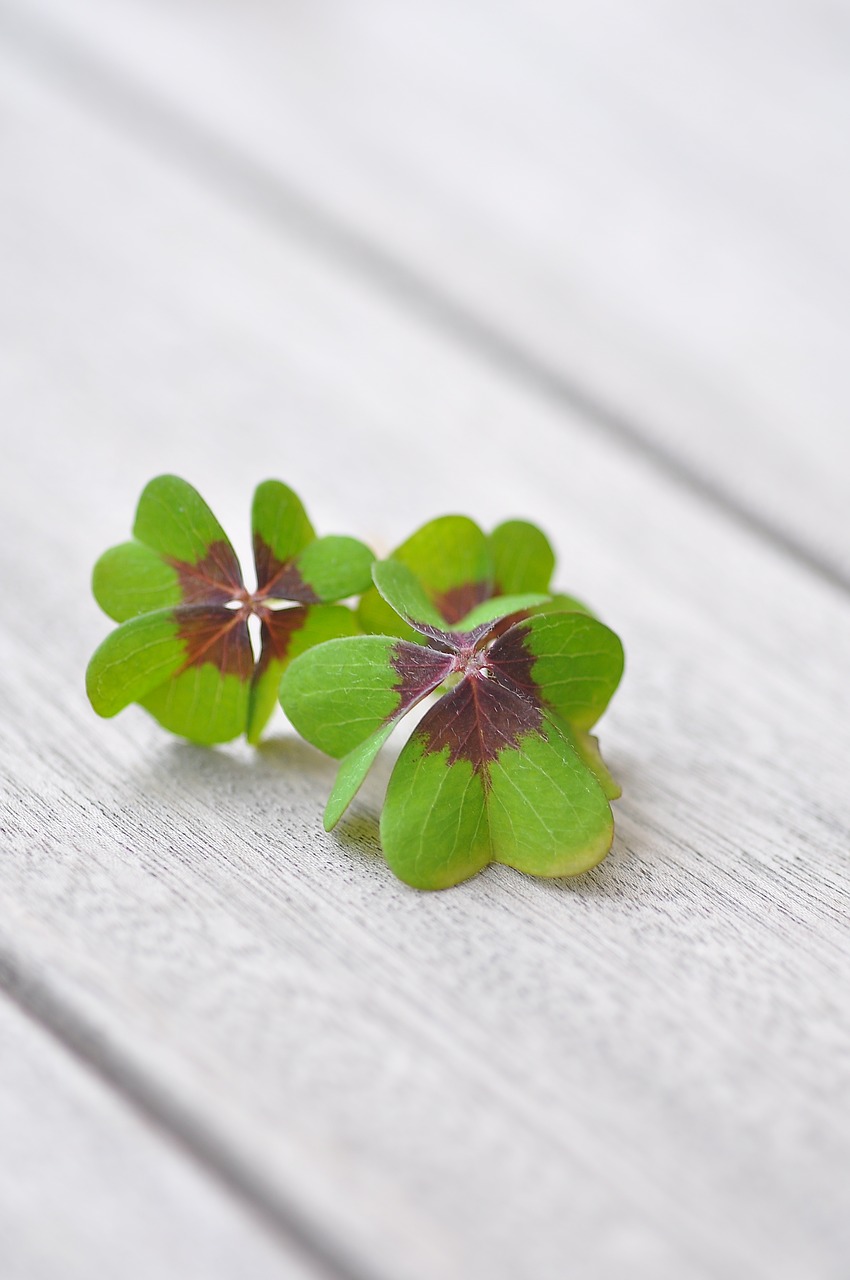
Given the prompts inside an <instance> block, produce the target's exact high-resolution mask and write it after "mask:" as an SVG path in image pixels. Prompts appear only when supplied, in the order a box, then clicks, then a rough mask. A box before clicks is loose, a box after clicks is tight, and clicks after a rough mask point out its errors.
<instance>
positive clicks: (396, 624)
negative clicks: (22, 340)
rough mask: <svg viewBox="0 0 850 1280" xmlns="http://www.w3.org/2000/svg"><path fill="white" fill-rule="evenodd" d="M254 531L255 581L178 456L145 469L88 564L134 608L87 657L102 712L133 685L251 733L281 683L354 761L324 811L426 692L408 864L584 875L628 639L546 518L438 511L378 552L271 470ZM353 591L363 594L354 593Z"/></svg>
mask: <svg viewBox="0 0 850 1280" xmlns="http://www.w3.org/2000/svg"><path fill="white" fill-rule="evenodd" d="M252 531H253V550H254V562H255V566H256V577H257V585H256V587H255V588H254V589H253V590H249V589H248V588H247V587H246V586H245V584H244V581H243V578H242V572H241V570H240V567H239V563H238V560H237V558H236V555H235V553H234V550H233V548H232V546H231V544H230V542H229V541H228V539H227V537H226V535H225V533H224V531H223V530H222V528H221V526H220V525H219V523H218V521H217V520H216V518H215V516H214V515H213V514H212V512H211V511H210V509H209V507H208V506H207V505H206V503H205V502H204V501H203V499H202V498H201V496H200V495H199V494H198V493H197V491H196V490H195V489H193V488H192V486H191V485H189V484H187V483H186V481H185V480H181V479H179V478H178V477H176V476H160V477H158V478H157V479H155V480H152V481H151V483H150V484H149V485H148V486H147V487H146V489H145V490H144V492H143V493H142V496H141V498H140V500H139V505H138V509H137V512H136V519H135V523H134V526H133V539H132V541H130V542H125V543H122V544H121V545H120V546H117V547H113V548H112V549H111V550H110V551H107V552H106V553H105V554H104V555H103V556H102V557H101V558H100V560H99V561H98V562H97V565H96V566H95V570H94V578H93V590H94V594H95V598H96V599H97V601H98V603H99V604H100V605H101V607H102V608H103V609H104V610H105V612H106V613H107V614H109V616H110V617H111V618H113V619H114V620H115V621H116V622H117V623H119V624H120V625H119V626H118V627H117V628H116V630H114V631H113V632H112V633H111V634H110V635H109V636H107V638H106V639H105V640H104V642H103V643H102V644H101V645H100V647H99V648H98V649H97V651H96V652H95V654H94V656H93V657H92V659H91V662H90V663H89V667H88V672H87V677H86V683H87V690H88V694H89V698H90V700H91V702H92V705H93V706H94V708H95V710H96V711H97V712H98V713H99V714H100V715H104V716H112V715H115V714H116V713H117V712H118V711H120V710H122V709H123V708H124V707H126V706H128V705H129V704H130V703H133V702H136V703H139V704H140V705H141V706H143V707H144V708H145V709H146V710H147V711H149V712H150V713H151V714H152V715H153V716H154V717H155V718H156V719H157V720H158V721H159V722H160V723H161V724H162V725H163V726H164V727H165V728H166V729H169V730H171V731H172V732H173V733H176V734H179V735H181V736H183V737H186V738H189V739H190V740H191V741H193V742H197V743H202V744H205V745H210V744H213V743H218V742H226V741H229V740H230V739H232V738H235V737H238V736H239V735H240V734H242V733H245V734H246V735H247V737H248V740H249V741H250V742H257V741H258V740H259V737H260V735H261V733H262V731H263V728H264V727H265V725H266V723H267V721H268V718H269V716H270V714H271V712H272V710H273V708H274V705H275V700H276V697H277V696H278V691H279V696H280V701H281V704H282V706H283V708H284V710H285V712H286V713H287V715H288V716H289V719H290V721H291V722H292V724H293V725H294V726H295V728H296V729H297V730H298V731H299V733H301V734H302V736H303V737H304V738H306V739H307V740H308V741H309V742H311V743H313V744H314V745H315V746H317V747H319V748H320V749H321V750H323V751H325V752H327V753H328V754H329V755H331V756H334V757H336V758H337V759H339V760H340V762H341V763H340V768H339V772H338V774H337V779H336V783H335V785H334V788H333V790H332V792H331V796H330V799H329V800H328V804H327V808H326V810H325V827H326V829H327V830H330V829H331V828H332V827H334V826H335V825H336V823H337V822H338V821H339V819H340V818H341V817H342V815H343V813H344V812H345V810H346V808H347V807H348V805H349V804H350V803H351V801H352V799H353V798H354V796H355V794H356V792H357V790H358V788H359V787H360V785H361V783H362V782H363V780H364V778H365V777H366V774H367V773H368V771H369V768H370V766H371V764H372V762H373V761H374V759H375V757H376V756H377V754H378V752H379V751H380V749H381V747H382V746H383V744H384V743H385V742H386V740H387V738H388V737H389V736H390V734H391V733H392V731H393V729H394V728H395V727H396V725H397V724H398V723H399V722H400V720H401V719H402V718H403V717H404V716H405V715H407V714H408V712H410V711H412V710H413V709H414V708H415V707H417V706H418V705H419V704H423V703H425V702H426V700H430V701H431V703H432V705H430V707H428V708H427V709H426V710H425V714H424V715H423V716H422V718H421V719H420V720H419V722H418V723H417V724H416V726H415V727H414V729H413V731H412V733H411V734H410V736H409V738H408V740H407V742H406V743H405V744H404V746H403V748H402V750H401V754H400V755H399V758H398V760H397V762H396V764H395V767H394V769H393V772H392V776H391V778H390V783H389V787H388V789H387V795H386V800H385V802H384V807H383V811H382V815H381V841H382V844H383V848H384V852H385V855H386V858H387V861H388V862H389V864H390V866H391V867H392V869H393V870H394V871H395V873H396V874H397V875H398V876H399V877H400V878H401V879H402V880H404V881H406V882H407V883H408V884H410V885H413V886H415V887H417V888H422V889H438V888H445V887H447V886H449V885H454V884H457V883H458V882H459V881H461V880H465V879H467V878H468V877H470V876H472V875H474V874H475V873H476V872H478V871H480V870H481V869H482V868H483V867H484V866H486V865H487V864H488V863H490V862H501V863H506V864H508V865H510V866H513V867H516V868H517V869H518V870H520V871H524V872H528V873H530V874H533V875H542V876H562V875H575V874H577V873H579V872H581V871H586V870H587V869H589V868H590V867H592V866H594V865H595V864H596V863H597V862H599V861H600V859H601V858H603V857H604V856H605V854H606V853H607V851H608V849H609V847H610V844H611V840H612V836H613V819H612V815H611V808H610V804H609V801H610V800H611V799H614V798H616V797H617V796H618V795H619V794H620V791H619V788H618V786H617V784H616V782H615V781H614V780H613V778H612V777H611V775H610V773H609V772H608V770H607V768H606V767H605V764H604V763H603V761H602V757H601V755H600V753H599V747H598V743H597V741H596V738H595V737H593V736H592V735H591V733H590V732H589V731H590V729H591V728H592V727H593V725H594V724H595V723H596V721H597V719H598V718H599V716H600V715H601V714H602V712H603V711H604V710H605V708H606V706H607V704H608V702H609V700H610V698H611V696H612V694H613V692H614V690H615V689H616V687H617V685H618V683H619V680H620V677H621V675H622V671H623V649H622V645H621V643H620V641H619V639H618V638H617V636H616V635H615V634H614V632H612V631H610V630H609V629H608V627H606V626H604V625H603V624H602V623H601V622H599V621H598V620H597V619H596V618H594V617H593V616H592V615H591V613H590V612H589V610H588V609H587V608H586V607H585V606H584V605H582V604H581V603H580V602H579V601H577V600H575V599H574V598H573V597H570V596H563V595H556V594H552V593H551V590H550V579H551V576H552V571H553V568H554V563H555V557H554V554H553V552H552V548H551V547H550V545H549V543H548V541H547V539H546V537H545V535H544V534H543V533H542V532H541V531H540V530H539V529H538V528H536V526H535V525H533V524H529V523H528V522H527V521H522V520H510V521H507V522H505V523H504V524H501V525H499V526H498V527H497V528H496V529H494V531H493V532H492V533H491V534H489V535H486V534H485V533H484V532H483V531H482V530H481V529H480V528H479V526H478V525H477V524H475V522H474V521H472V520H469V519H468V518H467V517H465V516H457V515H455V516H442V517H440V518H439V519H437V520H432V521H430V522H429V523H428V524H426V525H423V526H422V528H421V529H419V530H417V532H416V533H414V534H413V535H412V536H411V537H410V538H408V540H407V541H406V542H404V543H402V545H401V546H400V547H398V548H397V549H396V551H394V552H393V553H392V555H391V556H390V558H389V559H387V560H384V561H383V562H380V563H374V562H373V561H374V558H373V555H372V552H371V551H370V550H369V549H368V547H366V546H364V544H363V543H361V542H358V541H357V540H356V539H354V538H348V537H335V536H334V537H324V538H317V537H316V534H315V532H314V530H313V527H312V525H311V524H310V521H309V520H308V518H307V515H306V513H305V511H304V507H303V506H302V504H301V502H300V500H299V499H298V498H297V497H296V495H295V494H294V493H293V492H292V490H291V489H288V488H287V487H286V485H283V484H281V483H280V482H279V481H276V480H267V481H265V482H264V483H263V484H261V485H259V487H258V488H257V490H256V492H255V494H254V501H253V509H252ZM354 596H360V597H361V598H360V601H359V605H358V606H357V609H356V612H355V611H353V610H352V609H350V608H348V607H347V606H345V605H344V604H341V603H338V602H340V601H343V600H346V599H349V598H350V597H354ZM249 624H251V628H249ZM254 627H256V629H257V631H258V633H259V634H258V637H257V643H256V653H255V644H254V637H253V636H252V628H254Z"/></svg>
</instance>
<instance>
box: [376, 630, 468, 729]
mask: <svg viewBox="0 0 850 1280" xmlns="http://www.w3.org/2000/svg"><path fill="white" fill-rule="evenodd" d="M390 662H391V663H392V665H393V667H394V668H395V671H396V673H397V675H398V681H397V682H396V684H394V685H393V689H394V691H395V692H396V693H397V694H398V695H399V702H398V706H397V707H396V708H395V710H394V711H393V713H392V715H391V716H390V717H389V718H390V719H392V720H394V719H395V718H396V716H398V715H401V714H403V713H404V712H405V711H407V710H409V709H410V707H412V706H413V705H414V704H415V703H417V702H418V701H419V699H420V698H424V697H425V695H426V694H427V693H431V692H432V691H433V690H434V689H436V688H438V686H439V685H441V684H442V683H443V681H444V680H445V679H446V677H447V676H449V675H450V674H451V672H452V670H453V669H454V665H455V664H454V658H453V657H452V655H451V654H450V653H440V652H438V651H437V650H436V649H426V648H424V647H423V646H422V645H421V644H410V643H409V642H408V641H407V640H399V641H398V642H397V643H396V644H395V645H394V646H393V649H392V653H391V655H390Z"/></svg>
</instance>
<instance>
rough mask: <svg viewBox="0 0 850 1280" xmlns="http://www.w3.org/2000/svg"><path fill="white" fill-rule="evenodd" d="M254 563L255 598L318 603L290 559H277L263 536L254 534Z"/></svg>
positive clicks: (318, 600)
mask: <svg viewBox="0 0 850 1280" xmlns="http://www.w3.org/2000/svg"><path fill="white" fill-rule="evenodd" d="M254 564H255V565H256V567H257V591H256V596H255V598H256V599H257V600H258V601H259V600H262V599H266V600H295V601H297V602H298V604H319V603H320V601H321V597H320V596H317V595H316V593H315V591H314V590H313V588H312V587H311V586H310V584H309V583H307V582H305V581H304V579H303V578H302V577H301V574H300V573H299V572H298V569H297V568H296V567H295V565H294V564H293V562H292V561H291V560H286V561H284V560H278V558H277V556H276V555H275V553H274V551H273V550H272V548H271V547H270V546H269V544H268V543H267V542H266V540H265V538H263V537H261V536H260V534H259V533H255V534H254Z"/></svg>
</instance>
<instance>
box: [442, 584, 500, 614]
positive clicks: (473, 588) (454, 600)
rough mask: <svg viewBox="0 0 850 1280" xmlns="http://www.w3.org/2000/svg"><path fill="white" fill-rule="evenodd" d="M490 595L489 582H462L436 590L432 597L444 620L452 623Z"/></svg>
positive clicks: (491, 593) (491, 592)
mask: <svg viewBox="0 0 850 1280" xmlns="http://www.w3.org/2000/svg"><path fill="white" fill-rule="evenodd" d="M492 595H493V590H492V588H491V586H490V583H489V582H462V583H461V584H460V586H458V587H451V588H450V590H448V591H440V592H437V593H436V594H435V595H434V597H433V599H434V604H435V605H436V606H437V608H438V609H439V610H440V613H441V614H442V615H443V617H444V618H445V620H446V622H448V623H449V624H450V625H454V623H456V622H460V620H461V618H465V617H466V615H467V614H468V613H471V611H472V610H473V609H474V608H475V607H476V606H477V605H479V604H483V603H484V601H485V600H489V599H490V597H491V596H492Z"/></svg>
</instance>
